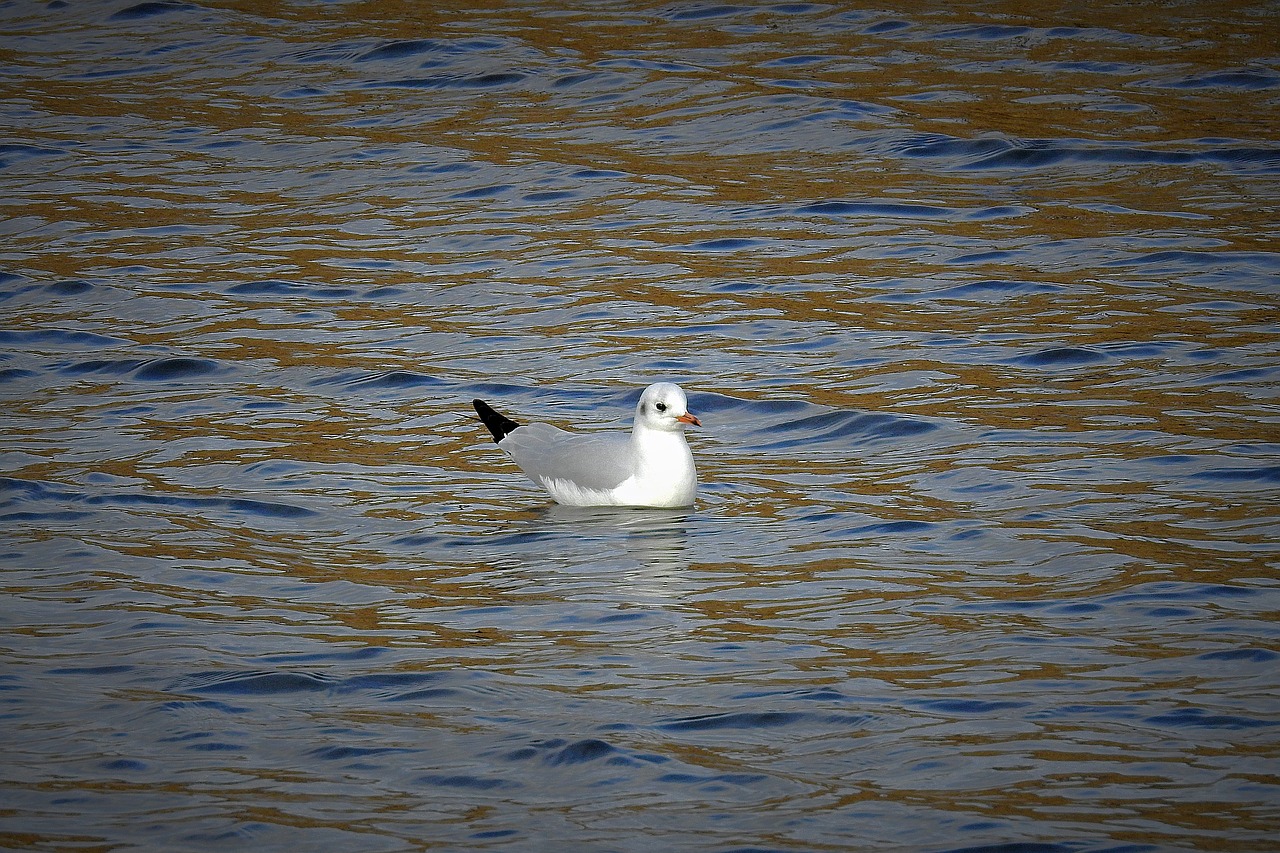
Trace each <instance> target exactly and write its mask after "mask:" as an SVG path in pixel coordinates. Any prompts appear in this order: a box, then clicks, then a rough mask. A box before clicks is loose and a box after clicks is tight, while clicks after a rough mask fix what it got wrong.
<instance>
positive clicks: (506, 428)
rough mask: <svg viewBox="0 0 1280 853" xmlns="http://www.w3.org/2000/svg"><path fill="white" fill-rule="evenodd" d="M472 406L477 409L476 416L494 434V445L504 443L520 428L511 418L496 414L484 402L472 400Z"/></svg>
mask: <svg viewBox="0 0 1280 853" xmlns="http://www.w3.org/2000/svg"><path fill="white" fill-rule="evenodd" d="M471 405H473V406H475V407H476V414H477V415H479V416H480V420H481V421H483V422H484V425H485V426H486V427H488V428H489V432H491V433H492V434H493V443H494V444H497V443H498V442H499V441H502V439H504V438H506V437H507V436H508V435H509V434H510V433H511V431H512V430H513V429H515V428H516V427H518V426H520V424H518V423H516V422H515V421H513V420H511V418H508V417H506V416H505V415H500V414H498V413H497V412H495V411H494V410H493V409H491V408H490V407H489V404H488V403H486V402H485V401H484V400H472V401H471Z"/></svg>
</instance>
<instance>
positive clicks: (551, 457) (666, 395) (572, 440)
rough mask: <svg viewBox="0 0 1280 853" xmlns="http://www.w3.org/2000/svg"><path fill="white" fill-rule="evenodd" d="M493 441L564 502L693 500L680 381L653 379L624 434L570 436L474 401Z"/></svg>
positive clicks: (669, 503)
mask: <svg viewBox="0 0 1280 853" xmlns="http://www.w3.org/2000/svg"><path fill="white" fill-rule="evenodd" d="M472 405H473V406H475V409H476V413H477V414H478V415H480V420H481V421H483V422H484V425H485V426H486V427H488V428H489V432H490V433H492V434H493V440H494V442H495V443H496V444H497V445H498V447H500V448H501V449H502V450H505V451H506V453H507V455H508V456H510V457H511V458H512V459H513V460H514V461H515V463H516V465H518V466H520V470H521V471H523V472H524V475H525V476H526V477H528V478H529V479H530V480H532V481H533V482H535V483H537V484H538V485H539V486H542V488H544V489H546V490H547V492H548V493H549V494H550V495H551V497H552V498H553V499H554V500H555V501H556V502H557V503H561V504H565V505H566V506H641V507H682V506H689V505H691V504H692V503H693V498H694V495H695V494H696V493H697V491H698V472H697V469H695V468H694V466H693V454H692V453H691V452H689V445H688V444H687V443H686V442H685V440H684V428H685V425H686V424H693V425H694V426H702V422H701V421H699V420H698V419H697V418H696V417H694V416H693V415H691V414H689V402H688V398H686V397H685V394H684V391H682V390H681V389H680V386H679V385H673V384H672V383H670V382H659V383H657V384H655V385H650V386H649V387H648V388H646V389H644V393H643V394H641V395H640V402H639V403H638V404H636V419H635V426H634V427H632V429H631V435H630V437H624V436H621V435H616V434H614V435H601V434H594V433H588V434H580V433H579V434H575V433H571V432H565V431H564V430H562V429H558V428H557V427H553V426H551V425H550V424H541V423H533V424H524V425H522V424H518V423H516V422H515V421H513V420H511V419H510V418H508V417H506V416H504V415H501V414H499V413H498V412H495V411H494V410H493V409H492V408H490V407H489V405H488V404H487V403H485V402H484V401H483V400H474V401H472Z"/></svg>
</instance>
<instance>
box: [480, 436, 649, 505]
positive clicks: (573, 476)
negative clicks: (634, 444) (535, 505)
mask: <svg viewBox="0 0 1280 853" xmlns="http://www.w3.org/2000/svg"><path fill="white" fill-rule="evenodd" d="M498 446H499V447H501V448H502V449H503V450H505V451H506V452H507V453H509V454H510V455H511V458H512V459H513V460H515V463H516V464H517V465H519V466H520V470H521V471H523V472H524V473H525V475H526V476H528V477H529V479H531V480H533V481H534V482H535V483H538V484H540V485H541V484H542V483H543V481H544V480H546V479H551V480H567V481H569V482H571V483H573V484H574V485H576V486H577V487H579V488H581V489H591V490H608V489H613V488H615V487H616V486H617V485H618V484H619V483H621V482H623V481H624V480H626V479H627V478H628V477H630V476H631V475H632V474H634V473H635V463H634V460H633V451H632V449H631V440H630V437H629V436H625V437H624V436H619V435H610V436H605V435H600V436H595V435H581V434H575V433H571V432H565V431H564V430H562V429H558V428H556V427H553V426H551V425H550V424H526V425H524V426H522V427H520V428H519V429H517V430H513V431H512V432H511V433H510V434H508V435H507V436H506V437H505V438H503V439H502V441H500V442H499V443H498Z"/></svg>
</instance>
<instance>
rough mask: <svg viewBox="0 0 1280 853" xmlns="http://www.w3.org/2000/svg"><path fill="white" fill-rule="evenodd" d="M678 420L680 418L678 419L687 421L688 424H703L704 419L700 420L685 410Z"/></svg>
mask: <svg viewBox="0 0 1280 853" xmlns="http://www.w3.org/2000/svg"><path fill="white" fill-rule="evenodd" d="M676 420H678V421H684V422H685V423H687V424H693V425H694V426H702V421H700V420H698V419H697V418H695V417H694V416H693V415H691V414H689V413H688V412H685V413H684V414H683V415H681V416H680V417H678V418H676Z"/></svg>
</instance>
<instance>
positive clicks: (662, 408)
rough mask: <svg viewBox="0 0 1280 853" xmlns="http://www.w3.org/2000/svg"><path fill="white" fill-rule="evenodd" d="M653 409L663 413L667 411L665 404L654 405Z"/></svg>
mask: <svg viewBox="0 0 1280 853" xmlns="http://www.w3.org/2000/svg"><path fill="white" fill-rule="evenodd" d="M653 407H654V408H655V409H657V410H658V411H659V412H665V411H666V410H667V404H666V403H654V404H653Z"/></svg>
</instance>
